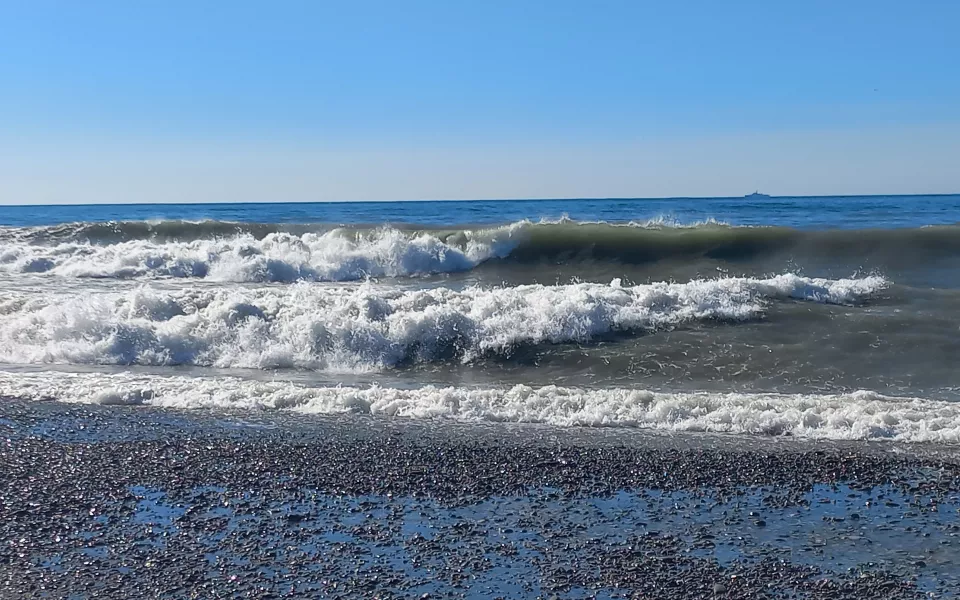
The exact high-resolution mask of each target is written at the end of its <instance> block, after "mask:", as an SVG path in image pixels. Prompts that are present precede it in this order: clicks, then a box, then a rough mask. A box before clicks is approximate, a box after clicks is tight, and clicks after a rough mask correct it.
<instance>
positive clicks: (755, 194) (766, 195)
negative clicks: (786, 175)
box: [744, 192, 770, 200]
mask: <svg viewBox="0 0 960 600" xmlns="http://www.w3.org/2000/svg"><path fill="white" fill-rule="evenodd" d="M769 197H770V194H761V193H760V192H754V193H752V194H747V195H746V196H744V198H753V199H754V200H759V199H760V198H769Z"/></svg>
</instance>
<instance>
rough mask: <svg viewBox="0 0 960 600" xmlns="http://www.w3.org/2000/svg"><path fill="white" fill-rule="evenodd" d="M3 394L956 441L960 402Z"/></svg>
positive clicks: (155, 385) (612, 395)
mask: <svg viewBox="0 0 960 600" xmlns="http://www.w3.org/2000/svg"><path fill="white" fill-rule="evenodd" d="M0 396H5V397H15V398H23V399H29V400H40V399H43V400H49V399H54V400H60V401H64V402H77V403H93V404H123V405H140V404H146V405H153V406H161V407H170V408H179V409H184V408H188V409H233V410H277V409H283V410H291V411H298V412H302V413H318V414H337V413H356V414H372V415H384V416H390V417H412V418H421V419H422V418H452V419H459V420H466V421H488V422H490V421H492V422H498V423H546V424H550V425H556V426H564V427H567V426H591V427H635V428H645V429H660V430H669V431H694V432H723V433H750V434H761V435H784V434H791V435H793V436H796V437H799V438H813V439H866V440H872V439H885V440H898V441H904V442H957V441H960V403H956V402H941V401H936V400H927V399H917V398H899V397H892V396H884V395H882V394H877V393H874V392H869V391H857V392H852V393H845V394H769V393H768V394H745V393H708V392H689V393H663V392H652V391H648V390H643V389H628V388H606V389H583V388H570V387H560V386H544V387H530V386H526V385H517V386H513V387H503V388H498V387H493V388H464V387H436V386H425V387H421V388H415V389H394V388H385V387H378V386H372V387H348V386H338V387H310V386H305V385H301V384H296V383H291V382H282V381H269V382H267V381H251V380H245V379H240V378H234V377H179V376H155V375H133V374H91V373H43V374H23V373H21V374H9V373H3V372H0Z"/></svg>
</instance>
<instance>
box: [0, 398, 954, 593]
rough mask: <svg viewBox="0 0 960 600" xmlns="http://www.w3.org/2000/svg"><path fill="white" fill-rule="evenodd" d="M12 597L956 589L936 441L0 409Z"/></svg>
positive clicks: (28, 406) (0, 501) (3, 544)
mask: <svg viewBox="0 0 960 600" xmlns="http://www.w3.org/2000/svg"><path fill="white" fill-rule="evenodd" d="M0 407H2V408H0V440H2V443H3V446H2V451H0V477H2V478H3V483H2V485H0V488H2V489H3V492H2V498H0V507H2V511H3V514H4V515H5V518H4V519H3V520H2V525H0V595H2V597H4V598H26V597H38V598H44V597H46V598H92V597H98V598H129V597H133V596H137V597H158V598H189V597H196V598H247V597H249V598H271V597H274V598H280V597H317V598H359V597H364V598H373V597H377V598H495V597H501V598H537V597H539V598H757V597H770V598H929V597H935V598H949V597H954V596H953V594H955V593H956V590H957V589H960V588H958V586H960V578H958V575H960V570H958V566H960V551H958V541H960V539H958V536H960V520H958V513H957V511H958V509H960V489H958V488H960V479H958V474H960V456H958V454H960V453H958V452H957V451H956V450H954V449H952V448H951V447H950V446H942V445H939V446H938V445H927V444H896V443H890V442H885V443H867V442H836V441H831V442H824V441H820V442H813V441H804V440H796V439H791V438H789V437H780V438H763V437H748V436H733V435H707V434H691V433H683V434H678V433H658V432H651V431H637V430H624V429H581V428H557V427H551V426H545V425H505V424H496V425H491V424H476V423H458V422H452V421H450V420H446V419H444V420H429V419H427V420H410V419H397V418H392V419H388V418H380V417H375V416H374V417H371V416H358V415H310V416H309V417H307V418H305V417H304V416H303V415H297V414H289V413H282V412H272V413H268V412H260V413H257V412H251V411H242V412H240V411H215V410H211V411H179V410H171V409H155V408H152V407H143V406H140V407H116V406H107V407H104V406H96V405H90V406H87V405H70V404H63V403H58V402H36V401H29V402H24V401H20V400H16V399H4V400H3V401H2V403H0Z"/></svg>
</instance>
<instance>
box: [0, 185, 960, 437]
mask: <svg viewBox="0 0 960 600" xmlns="http://www.w3.org/2000/svg"><path fill="white" fill-rule="evenodd" d="M958 358H960V196H916V197H904V196H900V197H876V196H873V197H842V198H779V197H778V198H763V199H752V198H706V199H667V200H622V199H614V200H544V201H495V202H493V201H491V202H395V203H352V204H343V203H336V204H282V203H276V204H220V205H149V206H148V205H126V206H56V207H54V206H47V207H0V395H2V396H7V397H21V398H30V399H38V400H39V399H44V400H48V399H56V400H60V401H65V402H86V403H101V404H124V405H130V404H152V405H160V406H167V407H173V408H196V409H199V410H209V409H221V408H227V409H233V410H238V411H275V410H283V411H295V412H299V413H302V414H303V415H304V417H303V418H309V414H310V413H330V412H359V413H373V414H380V415H387V416H389V417H392V418H417V419H434V420H437V421H438V422H440V423H441V424H442V423H443V420H444V419H461V420H476V421H489V422H537V423H548V424H552V425H557V426H565V427H566V426H587V427H592V426H608V427H638V428H654V429H667V430H676V431H715V432H727V433H733V434H738V435H793V436H799V437H808V438H823V439H878V440H879V439H891V440H900V441H910V442H934V443H954V442H957V441H960V375H957V373H958V371H957V368H956V367H957V361H958Z"/></svg>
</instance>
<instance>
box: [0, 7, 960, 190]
mask: <svg viewBox="0 0 960 600" xmlns="http://www.w3.org/2000/svg"><path fill="white" fill-rule="evenodd" d="M958 23H960V2H957V1H956V0H941V1H928V0H927V1H925V0H917V1H914V2H904V1H902V0H898V1H886V0H872V1H860V0H843V1H836V0H834V1H829V2H826V1H823V2H821V1H817V0H814V1H805V2H774V1H770V0H763V1H755V2H746V1H742V2H738V1H735V0H728V1H725V2H716V1H710V2H706V1H704V2H695V1H687V2H679V1H677V2H668V1H666V0H661V1H659V2H646V1H641V0H634V1H603V0H598V1H591V2H587V1H583V0H581V1H570V0H552V1H542V2H541V1H532V0H530V1H524V0H513V1H501V0H485V1H483V2H472V1H471V2H468V1H462V2H461V1H457V0H422V1H418V0H406V1H402V2H400V1H382V2H373V1H364V0H352V1H344V2H322V1H303V2H293V1H283V0H274V1H270V2H267V1H262V2H250V1H245V0H234V1H232V2H227V1H223V2H211V1H203V0H192V1H180V0H165V1H149V0H141V1H135V2H130V1H97V0H90V1H87V2H73V1H68V0H61V1H59V2H50V1H46V0H30V1H29V2H13V1H10V2H4V1H2V0H0V203H8V204H10V203H16V204H21V203H43V202H201V201H220V202H222V201H274V200H276V201H309V200H314V201H322V200H394V199H398V200H399V199H440V198H444V199H460V198H515V197H608V196H628V197H643V196H684V195H696V196H709V195H737V194H743V193H747V192H751V191H753V190H754V189H760V190H761V191H765V192H768V193H772V194H784V195H786V194H831V193H838V194H847V193H911V192H917V193H947V192H960V67H958V65H960V35H957V29H956V28H957V24H958Z"/></svg>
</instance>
